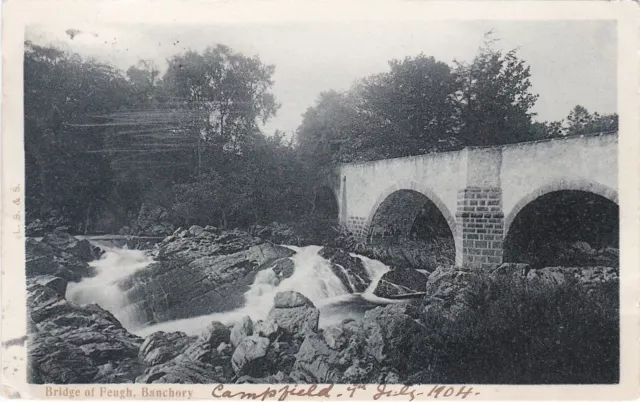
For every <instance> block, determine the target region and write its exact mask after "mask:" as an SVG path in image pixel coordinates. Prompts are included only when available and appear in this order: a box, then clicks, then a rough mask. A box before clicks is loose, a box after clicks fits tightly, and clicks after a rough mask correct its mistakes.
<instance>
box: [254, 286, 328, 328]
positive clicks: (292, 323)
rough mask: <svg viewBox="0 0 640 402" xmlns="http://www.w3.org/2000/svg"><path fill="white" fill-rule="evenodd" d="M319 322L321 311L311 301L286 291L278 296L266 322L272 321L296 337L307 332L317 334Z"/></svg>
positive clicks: (296, 293)
mask: <svg viewBox="0 0 640 402" xmlns="http://www.w3.org/2000/svg"><path fill="white" fill-rule="evenodd" d="M319 320H320V310H318V309H317V308H316V307H315V306H314V305H313V303H312V302H311V300H309V299H307V298H306V297H305V296H304V295H303V294H301V293H298V292H295V291H286V292H278V293H277V294H276V296H275V298H274V306H273V308H272V309H271V311H269V315H268V316H267V320H266V321H272V322H274V323H275V324H276V325H277V326H278V327H280V328H282V329H283V330H284V331H285V332H287V333H289V334H291V335H294V334H299V333H304V332H307V331H311V332H316V331H317V330H318V321H319Z"/></svg>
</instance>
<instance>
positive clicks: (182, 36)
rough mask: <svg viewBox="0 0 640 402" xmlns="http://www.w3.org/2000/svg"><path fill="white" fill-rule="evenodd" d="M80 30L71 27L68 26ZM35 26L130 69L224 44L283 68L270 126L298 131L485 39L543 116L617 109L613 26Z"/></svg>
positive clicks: (48, 37)
mask: <svg viewBox="0 0 640 402" xmlns="http://www.w3.org/2000/svg"><path fill="white" fill-rule="evenodd" d="M69 28H72V27H69ZM73 28H75V29H78V30H79V31H80V34H78V35H76V36H74V38H73V39H72V38H70V37H69V35H67V34H66V33H65V31H66V28H61V27H55V28H54V27H51V26H44V25H37V26H30V27H29V28H28V29H27V30H26V32H25V39H26V40H31V41H33V42H35V43H37V44H40V45H56V46H59V47H61V48H63V49H65V50H69V51H72V52H76V53H79V54H81V55H82V56H85V57H93V58H96V59H98V60H101V61H106V62H108V63H110V64H112V65H114V66H116V67H118V68H120V69H122V70H123V71H124V70H126V69H127V68H128V67H129V66H131V65H133V64H136V63H137V61H138V60H141V59H144V60H153V61H154V62H155V64H156V65H157V66H158V67H159V68H160V70H161V71H164V69H165V68H166V59H167V58H169V57H170V56H172V55H175V54H177V53H182V52H184V51H186V50H196V51H202V50H204V49H205V48H206V47H207V46H215V45H216V44H224V45H227V46H230V47H231V48H232V49H233V50H234V51H237V52H241V53H243V54H245V55H247V56H253V55H258V56H259V57H260V59H261V60H262V61H263V62H264V63H266V64H273V65H275V74H274V76H273V78H274V81H275V84H274V86H273V89H272V90H273V93H274V94H275V96H276V98H277V100H278V102H279V103H280V104H281V108H280V109H279V111H278V113H277V115H276V117H274V118H273V119H272V120H271V121H269V122H268V123H267V124H266V126H265V127H264V130H265V132H266V133H267V134H269V133H272V132H273V131H274V130H276V129H279V130H282V131H284V132H285V133H287V134H291V133H292V132H293V131H295V129H296V128H297V127H298V125H299V124H300V122H301V120H302V114H303V113H304V111H305V110H306V109H307V108H308V107H309V106H312V105H313V104H314V103H315V101H316V99H317V98H318V95H319V94H320V93H321V92H323V91H326V90H330V89H333V90H337V91H344V90H348V89H349V87H350V86H351V85H352V84H353V83H354V81H356V80H358V79H360V78H363V77H366V76H368V75H371V74H376V73H380V72H384V71H388V69H389V67H388V61H389V60H391V59H402V58H404V57H407V56H416V55H418V54H420V53H424V54H426V55H427V56H433V57H435V58H436V59H438V60H440V61H444V62H446V63H448V64H451V63H452V62H453V61H454V60H459V61H466V62H468V61H471V60H472V59H473V57H474V55H475V54H476V53H477V51H478V47H479V46H480V45H481V44H482V42H483V38H484V33H485V32H487V31H489V30H493V32H494V37H495V38H498V39H499V41H497V42H496V43H495V44H494V46H495V47H496V48H499V49H503V50H510V49H513V48H518V49H519V50H518V55H519V57H520V58H522V59H524V60H525V61H526V62H527V63H528V64H529V65H530V67H531V82H532V88H531V90H532V92H534V93H537V94H539V95H540V98H539V99H538V102H537V104H536V105H535V107H534V109H533V111H534V112H535V113H537V117H536V120H538V121H542V120H559V119H562V118H564V117H566V116H567V114H568V113H569V111H570V109H571V108H572V107H573V106H575V105H577V104H580V105H583V106H585V107H586V108H587V109H589V110H590V111H592V112H595V111H597V112H599V113H601V114H603V113H614V112H616V96H617V95H616V69H617V64H616V62H617V40H616V26H615V22H607V21H602V20H601V21H500V20H495V21H489V20H487V21H393V22H383V23H381V22H366V21H357V22H341V21H332V22H306V23H294V22H286V23H277V24H275V23H271V24H267V23H243V24H242V25H240V24H235V25H234V24H226V25H225V24H212V25H209V24H207V25H201V26H197V27H196V26H194V25H183V26H180V25H175V24H172V25H143V24H135V25H122V24H120V25H105V26H96V25H94V26H89V27H82V26H77V27H73Z"/></svg>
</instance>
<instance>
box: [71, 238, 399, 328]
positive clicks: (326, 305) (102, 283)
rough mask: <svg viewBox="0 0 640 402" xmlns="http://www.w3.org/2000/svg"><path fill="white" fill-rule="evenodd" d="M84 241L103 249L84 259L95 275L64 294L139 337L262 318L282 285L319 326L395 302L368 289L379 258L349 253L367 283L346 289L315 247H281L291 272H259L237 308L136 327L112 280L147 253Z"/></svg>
mask: <svg viewBox="0 0 640 402" xmlns="http://www.w3.org/2000/svg"><path fill="white" fill-rule="evenodd" d="M90 241H91V242H92V243H94V244H95V245H97V246H99V247H101V248H102V249H104V250H105V253H104V255H103V256H102V257H101V258H100V259H99V260H96V261H93V262H91V263H90V265H91V266H93V267H94V268H95V269H96V272H97V275H96V276H94V277H91V278H84V279H83V280H82V281H80V282H79V283H69V286H68V288H67V294H66V296H67V299H68V300H70V301H73V302H76V303H80V304H88V303H96V304H98V305H99V306H100V307H102V308H104V309H106V310H108V311H110V312H111V313H112V314H113V315H114V316H115V317H116V318H118V320H119V321H120V322H121V323H122V325H123V326H124V327H125V328H127V329H128V330H129V331H130V332H132V333H135V334H136V335H139V336H146V335H149V334H151V333H153V332H155V331H165V332H172V331H182V332H185V333H186V334H188V335H198V334H199V333H200V332H202V330H203V329H204V328H205V327H206V326H207V325H208V324H209V323H210V322H211V321H214V320H217V321H220V322H222V323H224V324H227V325H230V324H233V323H234V322H237V321H238V320H240V319H241V318H242V317H244V316H250V317H251V318H252V319H253V320H260V319H265V318H266V316H267V314H268V313H269V310H270V309H271V308H272V306H273V298H274V296H275V294H276V293H277V292H281V291H285V290H295V291H297V292H300V293H302V294H304V295H305V296H306V297H308V298H309V299H310V300H311V301H312V302H313V303H314V304H315V305H316V307H318V309H320V323H319V325H320V327H321V328H322V327H326V326H328V325H331V324H334V323H338V322H340V321H342V320H343V319H345V318H354V319H359V318H361V317H362V316H363V315H364V313H365V311H367V310H369V309H371V308H374V307H376V306H378V305H384V304H389V303H393V302H395V301H393V300H388V299H382V298H379V297H377V296H375V295H374V294H373V291H374V289H375V288H376V286H377V284H378V281H379V280H380V278H381V277H382V275H383V274H384V273H385V272H387V271H388V270H389V267H388V266H386V265H385V264H383V263H381V262H380V261H376V260H372V259H370V258H367V257H364V256H360V255H356V254H352V256H354V257H358V258H360V259H361V260H362V262H363V265H364V267H365V269H366V271H367V274H368V275H369V278H370V279H371V284H370V285H369V287H368V288H367V289H366V290H365V291H364V292H362V293H351V292H350V291H349V290H348V289H347V288H346V287H345V285H344V284H343V283H342V282H341V281H340V279H339V278H338V277H337V276H336V275H335V274H334V273H333V271H332V270H331V265H330V263H329V261H327V260H326V259H324V258H322V257H321V256H319V255H318V250H320V248H321V247H320V246H307V247H294V246H285V247H288V248H290V249H292V250H293V251H295V252H296V254H295V255H293V256H292V257H290V258H291V260H293V262H294V271H293V274H292V275H291V276H290V277H289V278H286V279H284V280H282V281H280V282H279V283H278V280H277V278H276V274H275V272H274V271H273V270H272V269H266V270H263V271H260V272H259V273H258V274H257V275H256V278H255V280H254V282H253V284H252V285H251V286H250V288H249V290H248V291H247V292H246V293H245V294H244V305H243V306H242V307H240V308H237V309H234V310H229V311H223V312H216V313H212V314H209V315H205V316H197V317H191V318H185V319H179V320H173V321H166V322H162V323H158V324H153V325H148V326H142V327H141V326H140V322H139V319H138V314H137V312H136V311H135V310H133V309H132V307H131V305H130V303H129V301H128V300H127V296H126V294H125V293H124V292H123V291H122V290H121V289H120V287H119V286H118V283H119V282H120V281H122V280H123V279H125V278H127V277H128V276H130V275H131V274H133V273H134V272H136V271H138V270H142V269H145V268H146V267H147V266H148V265H149V264H151V263H152V262H153V258H152V257H151V256H150V255H149V254H148V253H147V252H145V251H141V250H129V249H127V248H122V247H117V246H114V244H113V243H110V242H108V241H105V240H103V239H96V238H91V239H90ZM212 310H215V309H214V308H212Z"/></svg>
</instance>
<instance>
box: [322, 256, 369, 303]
mask: <svg viewBox="0 0 640 402" xmlns="http://www.w3.org/2000/svg"><path fill="white" fill-rule="evenodd" d="M318 255H320V256H321V257H322V258H325V259H327V260H329V262H330V263H331V270H332V271H333V273H334V274H335V275H336V276H337V277H338V278H339V279H340V281H341V282H342V283H343V284H344V287H345V289H347V290H349V292H351V293H362V292H364V291H365V290H366V289H367V287H368V286H369V284H371V278H369V274H368V273H367V270H366V269H365V268H364V264H363V263H362V260H361V259H360V258H358V257H352V256H351V255H350V254H349V253H347V252H346V251H344V250H341V249H338V248H332V247H323V248H322V249H321V250H320V251H318Z"/></svg>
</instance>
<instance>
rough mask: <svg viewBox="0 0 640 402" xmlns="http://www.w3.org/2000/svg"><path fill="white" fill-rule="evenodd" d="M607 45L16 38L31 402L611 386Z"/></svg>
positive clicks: (312, 33)
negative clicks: (289, 390) (381, 387)
mask: <svg viewBox="0 0 640 402" xmlns="http://www.w3.org/2000/svg"><path fill="white" fill-rule="evenodd" d="M619 39H620V38H619V30H618V22H617V21H616V20H615V19H611V20H607V19H597V18H594V19H557V18H556V19H548V20H544V19H539V20H536V19H531V20H508V19H504V18H502V19H493V20H492V19H477V20H474V19H466V20H460V19H457V20H456V19H452V20H446V19H445V20H442V19H440V20H420V19H417V18H407V19H405V20H398V19H389V20H388V21H380V20H376V21H373V20H371V21H368V20H366V19H358V20H353V21H348V20H328V21H314V20H311V21H303V20H300V21H288V20H287V21H282V22H273V21H270V22H236V23H228V24H224V23H217V22H216V23H201V24H195V23H188V24H187V23H180V22H179V21H175V22H171V23H164V24H161V23H151V22H149V23H135V24H134V23H130V22H126V23H97V22H96V23H90V22H89V21H84V22H83V23H81V24H80V23H79V24H78V25H75V26H70V25H69V26H66V25H65V26H63V25H61V24H53V23H51V24H48V23H33V24H28V25H26V26H25V28H24V41H23V49H24V53H23V56H24V57H23V62H22V71H23V82H22V85H23V113H24V115H23V127H24V134H23V135H24V140H23V143H22V147H23V149H24V166H23V169H24V185H23V189H22V190H24V192H23V194H24V196H23V198H22V200H23V202H24V233H23V237H22V239H23V240H21V241H22V242H24V247H25V254H24V259H25V266H24V269H25V277H26V283H25V284H24V285H23V286H25V287H26V306H27V307H26V309H27V310H26V314H27V316H26V336H25V338H24V339H25V342H24V346H25V347H26V362H25V365H26V371H27V373H26V377H27V382H28V383H29V384H53V385H63V384H98V385H100V384H136V385H144V386H146V387H147V388H143V390H144V395H143V394H140V392H141V391H140V390H139V389H137V390H135V391H133V392H134V394H132V395H128V394H127V395H124V396H125V397H126V398H128V399H135V398H141V397H154V396H157V397H161V396H162V397H166V396H167V395H168V394H160V393H158V394H153V392H154V391H153V388H149V386H150V384H295V385H301V384H390V385H391V384H400V385H411V386H414V385H421V384H485V385H487V384H492V385H550V384H554V385H587V384H591V385H594V384H595V385H602V384H614V385H615V384H619V383H620V382H621V310H623V309H622V308H621V298H620V293H621V282H620V277H621V270H620V266H621V230H620V227H621V218H620V217H621V210H620V205H621V203H620V196H619V192H622V190H621V189H620V188H619V183H623V182H622V181H619V177H620V176H619V173H618V171H619V155H620V152H619V151H620V150H619V139H621V138H622V132H621V130H620V127H621V122H619V115H620V113H621V112H620V110H621V109H620V105H619V96H618V82H619V81H618V79H619V76H618V74H619V64H618V63H619V57H618V49H619V47H618V45H619V43H618V41H619ZM625 135H637V133H635V134H634V133H626V134H625ZM631 173H633V172H630V174H631ZM633 183H635V182H632V185H636V186H637V183H635V184H633ZM22 190H20V191H22ZM5 191H7V192H10V191H11V190H5ZM16 191H17V190H16ZM623 254H624V251H623ZM636 265H637V264H636ZM636 268H637V267H636ZM17 286H21V285H19V284H18V285H17ZM3 311H4V310H3ZM631 313H633V314H635V311H633V312H631V311H630V313H629V314H631ZM634 325H637V323H636V324H634ZM634 353H635V352H634ZM623 358H624V357H623ZM56 389H57V388H56V387H48V388H47V392H49V391H51V392H52V393H55V392H57V391H56ZM158 392H159V391H158ZM172 392H174V391H172ZM175 392H176V394H175V395H173V394H172V396H174V397H176V398H178V399H184V398H186V397H187V395H186V394H185V395H182V394H178V393H180V392H182V391H179V390H176V391H175ZM184 392H187V391H184ZM208 392H210V390H209V391H208ZM214 392H215V391H214ZM147 393H150V394H147ZM52 395H53V394H52ZM61 395H62V394H61ZM47 396H49V394H47ZM54 396H55V395H54ZM58 396H59V395H58ZM98 396H101V397H106V396H107V395H106V394H105V395H96V397H98ZM214 396H216V395H214ZM111 397H113V395H111ZM121 397H122V395H121ZM188 397H189V398H191V394H189V395H188ZM158 399H161V398H158ZM412 400H413V396H412Z"/></svg>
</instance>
